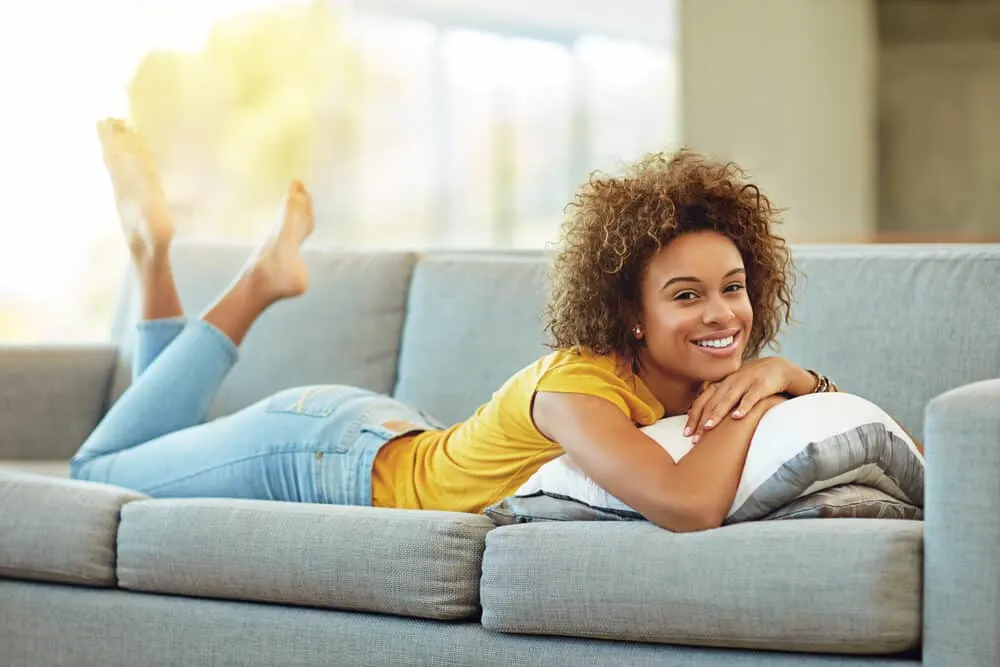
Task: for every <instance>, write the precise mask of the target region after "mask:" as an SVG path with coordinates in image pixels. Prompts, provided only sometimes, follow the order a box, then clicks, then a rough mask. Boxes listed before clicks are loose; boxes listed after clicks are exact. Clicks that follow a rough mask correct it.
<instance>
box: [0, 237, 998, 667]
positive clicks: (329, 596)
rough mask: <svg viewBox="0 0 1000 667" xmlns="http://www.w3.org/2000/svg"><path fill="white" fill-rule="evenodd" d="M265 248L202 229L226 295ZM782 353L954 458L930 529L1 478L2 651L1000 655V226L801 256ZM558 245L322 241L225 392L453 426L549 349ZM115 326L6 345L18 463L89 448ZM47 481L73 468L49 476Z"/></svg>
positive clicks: (647, 657) (549, 662)
mask: <svg viewBox="0 0 1000 667" xmlns="http://www.w3.org/2000/svg"><path fill="white" fill-rule="evenodd" d="M246 250H247V249H246V248H235V247H203V246H188V247H178V248H177V249H176V251H175V265H176V267H177V272H178V278H179V286H180V290H181V292H182V297H183V300H184V302H185V305H186V307H187V308H188V309H189V310H191V311H197V310H199V309H201V308H202V307H203V306H204V305H206V304H207V303H208V301H209V300H210V299H211V298H212V296H214V294H215V293H216V292H218V291H219V290H220V289H222V288H223V287H224V286H225V285H226V284H227V282H228V281H229V279H230V277H231V276H232V275H233V274H235V273H236V271H237V269H238V268H239V267H240V265H241V264H242V262H243V260H244V258H245V256H246ZM794 254H795V257H796V259H797V261H798V264H799V266H800V268H801V269H802V270H803V271H804V272H805V273H806V274H807V276H808V278H807V279H805V280H800V281H799V284H798V286H797V301H798V303H797V307H796V310H795V312H794V314H795V316H796V318H797V320H798V322H799V324H796V325H795V326H793V327H791V328H790V329H789V330H788V331H787V332H786V334H785V337H784V339H783V347H782V349H781V354H783V355H785V356H788V357H790V358H791V359H794V360H796V361H797V362H799V363H801V364H803V365H805V366H808V367H812V368H817V369H822V370H823V371H824V372H826V373H828V374H829V375H830V376H831V377H833V378H834V379H835V380H836V381H837V382H838V383H840V385H841V386H842V387H844V388H845V389H847V390H849V391H852V392H854V393H858V394H861V395H863V396H866V397H869V398H871V399H873V400H875V401H876V402H877V403H879V404H880V405H882V406H883V407H884V408H885V409H887V410H888V411H889V412H890V413H892V414H893V415H895V416H896V417H897V418H898V419H899V420H900V421H901V422H902V423H903V425H904V426H905V427H907V428H908V429H909V430H910V431H911V432H912V433H913V434H914V435H915V436H917V437H918V438H920V439H922V440H923V441H924V443H925V446H926V450H927V463H928V475H927V493H926V499H927V500H926V522H916V521H892V520H847V519H843V520H841V519H818V520H794V521H775V522H755V523H750V524H742V525H736V526H729V527H724V528H721V529H718V530H713V531H707V532H703V533H693V534H671V533H669V532H667V531H664V530H660V529H658V528H655V527H653V526H652V525H649V524H645V523H641V522H639V523H613V524H608V523H541V524H521V525H514V526H507V527H503V528H495V529H494V528H493V526H492V524H491V523H490V522H489V521H488V520H487V519H486V518H485V517H483V516H477V515H467V514H459V513H445V512H417V511H405V510H387V509H372V508H354V507H338V506H322V505H304V504H298V505H296V504H286V503H273V502H255V501H228V500H219V499H214V500H208V499H188V500H150V499H147V498H145V497H143V496H141V495H140V494H137V493H134V492H132V491H129V490H126V489H121V488H117V487H112V486H106V485H100V484H92V483H84V482H76V481H70V480H67V479H59V478H58V477H54V476H51V475H48V476H45V475H32V474H28V473H21V472H9V471H8V472H2V473H0V664H3V665H18V666H29V665H45V666H49V667H51V666H58V665H396V664H399V665H425V664H426V665H435V666H442V665H540V666H541V665H544V666H546V667H551V666H556V665H580V664H608V665H611V664H620V665H632V666H637V665H772V666H780V665H801V664H815V665H883V664H894V665H895V664H899V665H903V664H905V665H915V664H928V665H935V666H940V665H976V666H980V665H996V664H1000V513H998V509H997V508H998V500H1000V379H991V378H1000V297H998V294H1000V247H998V246H924V247H901V246H871V247H861V246H858V247H832V246H825V247H824V246H815V247H796V248H795V249H794ZM549 260H550V258H549V257H548V256H547V255H542V254H531V253H511V254H503V255H496V254H483V253H470V254H434V253H432V254H427V255H418V254H412V253H398V254H397V253H371V254H366V253H362V254H347V253H327V252H321V251H311V252H310V253H309V255H308V261H309V263H310V264H311V267H312V277H313V281H312V283H313V287H312V291H311V292H310V294H309V295H308V296H306V297H305V298H303V299H301V300H298V301H295V302H290V303H284V304H281V305H279V306H277V307H275V308H274V309H273V310H272V311H270V312H269V313H267V314H266V315H265V318H264V319H263V320H262V321H261V322H260V323H259V325H258V327H257V328H256V329H255V330H254V331H253V332H252V333H251V335H250V337H249V339H248V340H247V341H246V344H245V347H244V351H243V358H242V361H241V362H240V363H239V364H238V366H237V367H236V369H235V370H234V371H233V373H232V375H231V377H230V378H229V379H228V381H227V383H226V385H225V387H224V389H223V391H222V392H221V394H220V395H219V397H218V401H217V404H216V405H215V407H214V413H215V414H219V415H221V414H225V413H227V412H230V411H232V410H235V409H237V408H239V407H241V406H244V405H247V404H249V403H251V402H253V401H255V400H257V399H259V398H261V397H263V396H265V395H267V394H269V393H271V392H273V391H275V390H278V389H280V388H284V387H288V386H292V385H303V384H312V383H328V382H338V383H348V384H356V385H361V386H365V387H369V388H371V389H374V390H378V391H382V392H387V393H393V394H395V395H396V396H397V397H399V398H401V399H403V400H405V401H410V402H412V403H413V404H415V405H417V406H419V407H421V408H423V409H424V410H426V411H428V412H429V413H431V414H433V415H435V416H436V417H437V418H438V419H440V420H442V421H444V422H454V421H457V420H460V419H462V418H463V417H465V416H466V415H469V414H470V413H471V412H472V411H473V410H474V409H475V407H476V406H477V405H479V404H480V403H481V402H483V401H484V400H486V399H487V398H488V397H489V395H490V393H491V391H492V390H494V389H495V388H496V387H498V386H499V384H500V383H501V382H502V381H503V380H504V379H505V378H506V377H507V376H508V374H510V373H511V372H513V371H515V370H516V369H518V368H519V367H521V366H522V365H524V364H526V363H528V362H530V361H532V360H533V359H534V358H535V357H537V356H538V355H540V354H542V353H544V352H545V347H544V346H543V341H544V337H543V333H542V329H541V324H540V319H539V314H540V311H541V307H542V304H543V301H544V295H545V271H546V268H547V265H548V262H549ZM123 295H124V298H123V299H122V305H121V307H120V309H119V311H118V315H117V318H116V323H115V334H114V343H113V344H108V345H93V346H77V347H6V348H0V459H7V460H8V466H9V467H8V470H9V469H10V467H18V466H20V467H30V466H32V465H33V466H34V467H35V468H36V470H37V469H38V468H39V467H44V466H45V465H46V464H45V463H44V462H42V463H39V462H38V461H31V460H32V459H49V460H50V463H49V464H48V465H53V466H55V467H56V471H57V472H61V473H62V474H63V475H65V461H66V459H67V458H68V457H69V456H70V455H71V454H72V453H73V451H74V450H75V448H76V447H77V446H78V445H79V443H80V442H81V441H82V440H83V438H84V437H85V436H86V434H87V433H88V431H89V430H90V429H91V428H92V427H93V426H94V424H95V423H96V422H97V421H98V420H99V418H100V416H101V414H102V412H103V411H104V410H105V409H106V408H107V405H108V404H109V402H110V401H112V400H113V399H114V398H115V397H116V396H117V395H118V394H119V393H120V392H121V391H123V390H124V388H125V387H126V386H127V383H128V377H129V358H130V350H131V346H132V334H131V327H132V323H133V322H134V318H135V315H136V303H135V298H134V292H133V288H132V287H131V286H129V287H128V289H127V290H124V291H123ZM43 472H44V470H43Z"/></svg>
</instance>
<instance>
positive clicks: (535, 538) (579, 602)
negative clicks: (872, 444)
mask: <svg viewBox="0 0 1000 667" xmlns="http://www.w3.org/2000/svg"><path fill="white" fill-rule="evenodd" d="M922 544H923V523H922V522H919V521H903V520H881V519H802V520H800V521H787V522H786V521H774V522H771V521H768V522H751V523H746V524H737V525H733V526H726V527H724V528H720V529H717V530H711V531H705V532H701V533H686V534H677V533H671V532H668V531H666V530H662V529H660V528H657V527H656V526H653V525H652V524H649V523H645V522H643V523H630V522H625V523H610V522H556V523H528V524H520V525H512V526H504V527H502V528H497V529H496V530H494V531H493V532H491V533H490V534H489V535H488V536H487V538H486V553H485V554H484V556H483V577H482V588H481V591H480V597H481V601H482V606H483V616H482V623H483V625H484V626H485V627H486V628H488V629H491V630H497V631H501V632H518V633H531V634H545V635H567V636H575V637H597V638H606V639H621V640H633V641H646V642H661V643H673V644H689V645H699V646H720V647H736V648H753V649H773V650H787V651H809V652H832V653H891V652H897V651H903V650H906V649H910V648H913V647H916V646H918V645H919V643H920V631H921V609H920V604H921V566H922V560H921V558H922V557H921V554H922Z"/></svg>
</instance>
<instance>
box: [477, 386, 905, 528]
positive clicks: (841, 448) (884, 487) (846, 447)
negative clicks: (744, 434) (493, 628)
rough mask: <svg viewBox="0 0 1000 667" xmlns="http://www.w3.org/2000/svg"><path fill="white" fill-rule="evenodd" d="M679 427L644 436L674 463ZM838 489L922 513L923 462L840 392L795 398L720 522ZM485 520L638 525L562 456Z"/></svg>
mask: <svg viewBox="0 0 1000 667" xmlns="http://www.w3.org/2000/svg"><path fill="white" fill-rule="evenodd" d="M685 420H686V418H685V417H684V416H679V417H671V418H667V419H663V420H661V421H659V422H657V423H656V424H653V425H651V426H648V427H645V428H644V429H642V430H643V431H644V432H645V433H646V434H647V435H649V436H650V437H651V438H653V439H654V440H655V441H656V442H657V443H659V444H660V446H662V447H663V448H664V449H666V450H667V452H668V453H669V454H670V455H671V457H672V458H673V459H674V460H675V461H679V460H680V459H681V458H683V457H684V455H686V454H687V453H688V452H689V451H690V450H691V448H692V445H691V441H690V438H686V437H684V436H683V433H682V429H683V426H684V423H685ZM844 484H857V485H861V486H867V487H870V488H874V489H877V490H879V491H881V492H882V493H884V494H886V495H888V496H889V497H891V498H894V499H896V500H898V501H901V502H902V503H905V504H908V505H912V506H914V507H917V508H919V507H922V506H923V486H924V460H923V457H922V456H921V455H920V452H919V451H918V450H917V448H916V446H915V445H914V443H913V441H912V440H911V439H910V437H909V436H908V435H907V434H906V433H905V431H903V429H902V428H901V427H900V426H899V425H898V424H897V423H896V422H895V421H894V420H893V419H892V418H891V417H890V416H889V415H887V414H886V413H885V412H884V411H883V410H882V409H881V408H879V407H878V406H876V405H875V404H873V403H871V402H870V401H867V400H865V399H863V398H860V397H858V396H854V395H851V394H845V393H829V394H809V395H807V396H801V397H798V398H795V399H792V400H790V401H786V402H785V403H782V404H781V405H778V406H776V407H775V408H773V409H771V410H770V411H768V413H767V414H765V415H764V417H763V418H762V419H761V422H760V424H759V425H758V427H757V430H756V431H755V433H754V436H753V438H752V440H751V443H750V449H749V451H748V453H747V459H746V463H745V465H744V467H743V474H742V476H741V479H740V483H739V486H738V487H737V491H736V497H735V498H734V500H733V504H732V506H731V507H730V510H729V513H728V515H727V518H726V523H737V522H740V521H749V520H753V519H762V518H764V517H766V516H768V515H769V514H772V513H773V512H775V511H777V510H779V509H780V508H783V507H786V506H788V505H789V504H790V503H792V502H793V501H795V500H797V499H800V498H804V497H806V496H810V495H812V494H814V493H816V492H818V491H822V490H824V489H829V488H832V487H836V486H840V485H844ZM530 512H537V513H538V514H537V515H535V514H531V513H530ZM486 514H487V515H488V516H491V517H492V518H493V519H494V521H497V520H499V519H507V520H508V521H510V520H513V521H526V520H532V518H533V517H535V516H537V517H538V520H608V519H609V518H612V519H614V520H621V519H636V518H641V515H639V514H638V513H637V512H636V511H635V510H633V509H632V508H631V507H629V506H627V505H626V504H625V503H623V502H621V501H620V500H618V499H617V498H615V497H614V496H612V495H611V494H609V493H608V492H607V491H605V490H604V489H603V488H601V487H600V486H598V485H597V484H596V483H595V482H594V481H593V480H591V479H590V478H589V477H588V476H587V475H586V474H584V473H583V471H582V470H580V469H579V468H578V467H577V466H576V465H575V464H574V463H573V462H572V460H570V458H569V457H568V456H565V455H564V456H561V457H559V458H557V459H555V460H553V461H550V462H549V463H546V464H545V465H544V466H542V467H541V468H539V469H538V471H537V472H536V473H535V474H534V475H533V476H532V477H531V478H530V479H529V480H528V481H527V482H526V483H525V484H524V485H523V486H522V487H521V488H520V489H518V491H517V492H516V493H515V494H514V496H513V497H511V498H506V499H504V500H502V501H501V502H500V503H497V504H496V505H493V506H492V507H490V508H489V509H488V510H487V511H486ZM558 517H567V518H562V519H560V518H558ZM568 517H574V518H573V519H569V518H568Z"/></svg>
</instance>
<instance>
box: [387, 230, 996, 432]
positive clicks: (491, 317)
mask: <svg viewBox="0 0 1000 667" xmlns="http://www.w3.org/2000/svg"><path fill="white" fill-rule="evenodd" d="M793 255H794V257H795V260H796V264H797V266H798V268H799V270H800V272H801V273H804V274H805V277H802V276H800V277H799V280H798V282H797V286H796V291H795V301H796V303H795V305H794V307H793V317H794V318H795V319H796V320H797V321H798V323H797V324H795V325H794V326H791V327H788V328H787V329H786V330H785V332H784V333H783V335H782V336H781V341H780V343H781V348H780V352H778V353H779V354H781V355H783V356H787V357H788V358H790V359H792V360H794V361H796V362H797V363H799V364H801V365H803V366H805V367H807V368H815V369H818V370H820V371H821V372H823V373H825V374H827V375H829V376H830V377H832V378H833V379H834V380H835V381H836V382H838V383H839V384H840V385H841V386H842V388H843V389H844V390H846V391H850V392H852V393H856V394H860V395H862V396H865V397H867V398H870V399H871V400H873V401H875V402H876V403H878V404H879V405H881V406H882V407H883V408H885V409H886V410H887V411H888V412H889V413H890V414H892V415H893V416H895V417H896V418H897V419H898V420H899V421H900V422H902V423H903V425H904V426H905V427H906V428H907V429H909V430H910V431H911V432H913V433H914V434H915V435H917V437H921V436H922V431H923V428H922V427H923V409H924V407H925V405H926V403H927V401H928V400H929V399H931V398H932V397H934V396H935V395H937V394H939V393H941V392H943V391H945V390H947V389H950V388H952V387H956V386H958V385H961V384H964V383H967V382H971V381H974V380H981V379H986V378H992V377H1000V298H998V296H997V295H998V293H1000V246H997V245H991V246H886V245H875V246H800V247H795V248H793ZM549 261H550V256H549V255H547V254H542V253H539V254H537V255H534V256H533V257H524V256H520V257H513V258H504V257H494V258H481V257H462V256H446V255H443V256H430V257H423V258H422V259H421V261H420V262H419V263H418V265H417V268H416V271H415V273H414V280H413V284H412V287H411V290H410V296H409V306H408V315H407V318H406V324H405V330H404V334H403V345H402V350H401V358H400V365H399V380H398V383H397V385H396V393H397V395H398V396H399V397H400V398H402V399H404V400H406V401H409V402H412V403H413V404H415V405H417V406H419V407H421V408H422V409H424V410H427V411H428V412H430V413H431V414H433V415H435V416H436V417H438V418H439V419H441V420H442V421H444V422H446V423H450V422H454V421H457V420H460V419H462V418H464V417H466V416H468V415H469V414H471V413H472V412H473V411H474V410H475V408H476V407H477V406H478V405H480V404H481V403H482V402H484V401H486V400H487V399H489V397H490V395H491V393H492V392H493V391H494V390H495V389H496V388H497V387H499V386H500V384H501V383H502V382H503V381H504V379H506V377H507V376H508V375H509V374H510V373H512V372H514V371H515V370H517V369H518V368H521V367H522V366H524V365H526V364H528V363H530V362H532V361H533V360H534V359H535V358H536V357H537V356H538V355H540V354H543V353H544V352H545V348H544V347H543V343H544V340H545V339H544V336H543V335H542V323H541V317H540V315H541V309H542V306H543V304H544V299H545V294H546V291H547V284H546V280H545V273H546V269H547V268H548V264H549ZM773 353H774V352H769V354H773ZM998 409H1000V408H998Z"/></svg>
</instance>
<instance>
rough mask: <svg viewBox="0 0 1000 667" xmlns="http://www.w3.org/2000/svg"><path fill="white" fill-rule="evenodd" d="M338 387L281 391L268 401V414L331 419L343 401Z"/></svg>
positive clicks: (319, 386) (323, 386) (326, 386)
mask: <svg viewBox="0 0 1000 667" xmlns="http://www.w3.org/2000/svg"><path fill="white" fill-rule="evenodd" d="M338 388H339V387H337V386H336V385H316V386H313V387H296V388H294V389H286V390H284V391H280V392H278V393H277V394H275V395H274V396H272V397H271V398H269V399H268V401H267V408H266V409H267V411H268V412H284V413H288V414H295V415H306V416H308V417H329V416H330V415H332V414H333V413H334V411H335V410H336V409H337V406H338V405H340V403H341V402H342V401H343V397H341V396H339V395H338V394H339V392H338V391H337V389H338Z"/></svg>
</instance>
